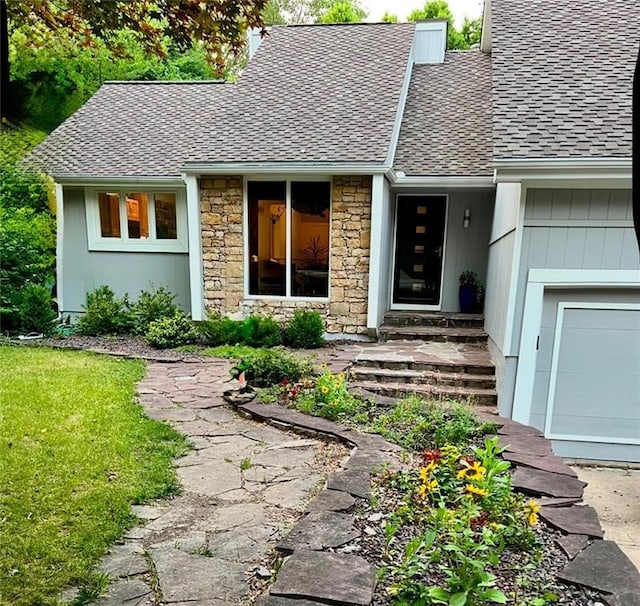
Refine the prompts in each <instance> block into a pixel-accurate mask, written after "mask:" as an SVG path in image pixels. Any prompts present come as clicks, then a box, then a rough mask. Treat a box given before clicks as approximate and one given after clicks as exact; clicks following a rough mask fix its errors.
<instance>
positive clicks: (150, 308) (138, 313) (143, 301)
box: [129, 286, 178, 335]
mask: <svg viewBox="0 0 640 606" xmlns="http://www.w3.org/2000/svg"><path fill="white" fill-rule="evenodd" d="M175 298H176V296H175V295H174V294H172V293H171V292H170V291H169V290H167V289H166V288H165V287H164V286H161V287H160V288H158V289H157V290H155V291H153V290H152V291H151V292H148V291H146V290H143V291H142V292H141V293H140V296H139V297H138V300H137V301H136V302H135V303H134V304H133V305H132V306H131V310H130V312H129V318H130V323H131V329H132V331H133V333H134V334H136V335H144V334H146V333H147V331H148V330H149V326H150V325H151V323H152V322H155V321H156V320H161V319H162V318H170V317H172V316H174V315H175V313H176V312H177V311H178V306H177V305H176V304H175V303H174V299H175Z"/></svg>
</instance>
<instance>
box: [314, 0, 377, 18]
mask: <svg viewBox="0 0 640 606" xmlns="http://www.w3.org/2000/svg"><path fill="white" fill-rule="evenodd" d="M366 16H367V11H366V10H364V9H363V8H362V7H361V6H360V5H359V4H358V2H357V0H338V2H334V3H333V4H332V5H331V6H330V7H329V9H328V10H327V11H326V12H325V13H324V14H322V15H321V17H320V19H319V20H318V23H359V22H360V21H362V20H363V19H364V18H365V17H366Z"/></svg>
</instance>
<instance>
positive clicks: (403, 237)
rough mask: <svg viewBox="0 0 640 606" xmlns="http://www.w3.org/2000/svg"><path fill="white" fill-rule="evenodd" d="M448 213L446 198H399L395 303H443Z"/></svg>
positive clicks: (394, 287) (394, 288) (394, 286)
mask: <svg viewBox="0 0 640 606" xmlns="http://www.w3.org/2000/svg"><path fill="white" fill-rule="evenodd" d="M446 212H447V198H446V196H398V214H397V220H396V258H395V272H394V285H393V303H394V304H398V303H400V304H402V303H406V304H413V305H439V304H440V290H441V287H442V284H441V282H442V253H443V249H444V225H445V216H446Z"/></svg>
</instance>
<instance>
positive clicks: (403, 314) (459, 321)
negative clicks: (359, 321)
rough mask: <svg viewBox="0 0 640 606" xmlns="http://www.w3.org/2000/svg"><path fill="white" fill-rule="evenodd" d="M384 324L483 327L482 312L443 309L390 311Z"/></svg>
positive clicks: (385, 316) (385, 317)
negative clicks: (462, 312) (458, 311)
mask: <svg viewBox="0 0 640 606" xmlns="http://www.w3.org/2000/svg"><path fill="white" fill-rule="evenodd" d="M383 324H387V325H389V326H440V327H442V328H482V327H483V326H484V316H483V315H482V314H461V313H448V312H441V311H428V312H427V311H422V312H416V311H388V312H387V313H386V314H384V320H383Z"/></svg>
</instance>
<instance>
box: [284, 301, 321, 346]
mask: <svg viewBox="0 0 640 606" xmlns="http://www.w3.org/2000/svg"><path fill="white" fill-rule="evenodd" d="M287 342H288V343H289V344H290V345H292V346H293V347H297V348H301V349H302V348H304V349H307V348H313V347H322V346H323V345H324V322H323V321H322V317H321V316H320V314H319V313H318V312H317V311H312V310H308V309H307V310H298V311H296V312H295V314H293V318H291V320H290V322H289V325H288V326H287Z"/></svg>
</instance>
